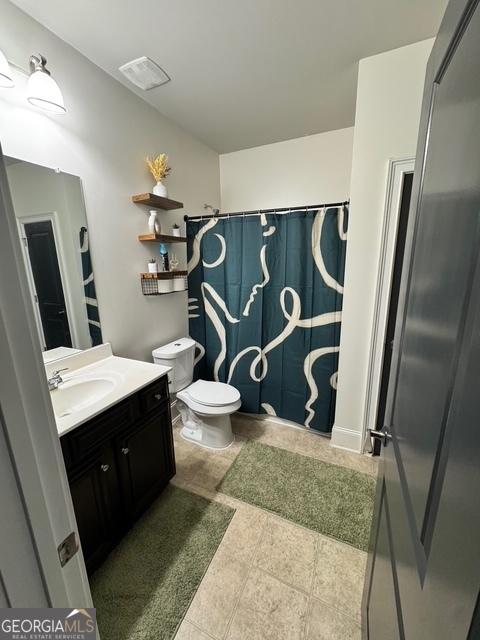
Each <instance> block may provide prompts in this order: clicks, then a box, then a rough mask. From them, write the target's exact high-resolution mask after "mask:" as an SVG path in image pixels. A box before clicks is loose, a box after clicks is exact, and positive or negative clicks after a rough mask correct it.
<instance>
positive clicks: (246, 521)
mask: <svg viewBox="0 0 480 640" xmlns="http://www.w3.org/2000/svg"><path fill="white" fill-rule="evenodd" d="M266 520H267V515H266V513H263V512H262V511H260V510H259V509H253V508H250V507H248V506H240V507H238V508H237V510H236V511H235V515H234V516H233V518H232V520H231V522H230V524H229V525H228V529H227V531H226V532H225V535H224V536H223V540H222V542H221V548H222V551H224V552H225V553H229V554H230V555H232V556H233V557H235V558H236V559H237V560H239V561H241V562H246V563H249V562H251V560H252V558H253V555H254V552H255V549H256V548H257V545H258V543H259V542H260V539H261V537H262V532H263V529H264V526H265V522H266Z"/></svg>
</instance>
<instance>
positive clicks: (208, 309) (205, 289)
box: [201, 282, 240, 382]
mask: <svg viewBox="0 0 480 640" xmlns="http://www.w3.org/2000/svg"><path fill="white" fill-rule="evenodd" d="M201 289H202V296H203V304H204V305H205V313H206V314H207V316H208V317H209V318H210V320H211V322H212V324H213V326H214V328H215V331H216V332H217V335H218V339H219V340H220V345H221V347H220V352H219V354H218V356H217V359H216V360H215V364H214V367H213V377H214V378H215V380H216V381H217V382H219V379H218V372H219V371H220V367H221V366H222V364H223V362H224V360H225V356H226V355H227V340H226V335H225V327H224V326H223V324H222V321H221V320H220V317H219V315H218V314H217V312H216V311H215V309H214V307H213V305H212V304H211V302H210V301H209V300H208V298H207V296H206V293H209V294H210V295H211V296H212V298H213V300H214V301H215V302H216V303H217V305H218V306H219V307H220V309H221V310H222V311H223V313H224V314H225V318H226V319H227V320H228V321H229V322H232V323H237V322H240V320H238V319H237V318H234V317H233V316H232V315H231V313H230V312H229V310H228V309H227V305H226V304H225V302H224V301H223V299H222V298H221V296H219V295H218V293H217V292H216V291H215V289H214V288H213V287H212V286H211V285H209V284H208V283H207V282H202V285H201Z"/></svg>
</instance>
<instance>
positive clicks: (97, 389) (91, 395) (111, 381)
mask: <svg viewBox="0 0 480 640" xmlns="http://www.w3.org/2000/svg"><path fill="white" fill-rule="evenodd" d="M116 384H117V381H116V379H115V378H114V377H113V376H102V377H100V376H99V377H88V378H87V377H82V378H80V377H78V378H72V379H70V380H66V381H65V382H64V383H62V384H61V385H60V386H59V387H58V388H57V389H54V390H53V391H51V392H50V397H51V399H52V404H53V411H54V413H55V415H56V416H57V418H63V417H64V416H69V415H71V414H72V413H77V412H78V411H82V410H83V409H86V408H87V407H89V406H90V405H92V404H95V403H96V402H98V401H99V400H101V399H102V398H104V397H105V396H106V395H108V394H109V393H110V392H111V391H113V389H114V388H115V386H116Z"/></svg>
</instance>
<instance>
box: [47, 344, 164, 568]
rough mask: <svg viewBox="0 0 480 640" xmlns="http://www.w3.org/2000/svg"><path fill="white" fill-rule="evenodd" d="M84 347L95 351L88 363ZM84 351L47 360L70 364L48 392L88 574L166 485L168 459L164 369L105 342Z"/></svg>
mask: <svg viewBox="0 0 480 640" xmlns="http://www.w3.org/2000/svg"><path fill="white" fill-rule="evenodd" d="M105 347H107V348H108V350H107V351H106V353H104V352H102V350H103V351H105ZM88 351H90V352H96V355H98V354H100V356H101V357H100V358H99V359H98V360H94V361H93V362H90V363H89V364H88V362H89V357H90V359H91V356H89V353H88ZM88 351H85V352H82V353H81V354H78V356H72V357H71V358H65V359H63V360H61V361H57V362H55V363H54V365H55V367H56V368H57V369H60V368H64V367H66V366H68V365H69V364H70V366H69V367H68V372H69V373H68V374H67V373H65V374H62V375H64V382H63V383H62V384H61V385H60V386H59V387H58V389H55V390H52V391H51V396H52V404H53V407H54V411H55V414H56V419H57V427H58V430H59V435H60V442H61V447H62V452H63V456H64V460H65V466H66V470H67V476H68V481H69V484H70V491H71V494H72V500H73V505H74V509H75V516H76V519H77V525H78V531H79V535H80V541H81V544H82V551H83V555H84V558H85V564H86V566H87V570H88V572H89V573H91V572H92V571H94V570H95V569H96V568H97V567H98V566H99V565H100V564H101V562H102V561H103V560H104V559H105V557H106V556H107V555H108V553H109V552H110V551H111V550H112V549H113V548H114V547H115V545H116V544H117V543H118V542H119V540H120V539H121V538H122V536H123V535H124V534H125V533H126V532H127V531H128V529H129V528H130V527H131V526H132V524H133V523H134V522H135V520H136V519H137V518H138V517H139V516H140V515H141V514H142V513H143V512H144V511H145V509H146V508H147V507H148V506H149V505H150V504H151V503H152V502H153V500H155V498H156V497H157V496H158V495H159V493H160V492H161V491H162V489H163V488H164V487H165V486H166V485H167V484H168V482H169V480H170V479H171V478H172V477H173V475H174V474H175V457H174V448H173V436H172V423H171V416H170V402H169V392H168V378H167V372H168V368H167V367H162V368H160V367H158V366H156V365H152V364H149V363H144V362H137V361H135V360H127V359H125V358H117V357H115V356H112V355H111V351H109V345H102V347H97V348H95V349H90V350H88ZM94 355H95V354H94ZM105 355H106V357H102V356H105ZM85 361H86V362H87V365H86V366H81V365H82V364H84V362H85ZM78 364H79V365H80V366H79V367H78V368H76V365H78ZM72 367H73V371H72ZM70 372H71V373H70ZM47 375H48V371H47ZM145 381H147V383H146V384H145ZM107 382H109V384H110V386H106V383H107ZM77 389H79V390H78V391H77ZM99 390H103V391H102V393H103V395H101V396H100V397H96V396H95V395H94V394H95V393H97V394H100V391H99ZM85 393H87V395H88V398H89V399H90V400H93V401H92V402H90V404H87V405H86V406H85V402H87V401H86V400H85V399H84V396H85ZM75 394H77V395H75ZM82 394H83V395H82ZM89 414H94V415H91V417H88V416H89Z"/></svg>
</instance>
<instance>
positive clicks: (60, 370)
mask: <svg viewBox="0 0 480 640" xmlns="http://www.w3.org/2000/svg"><path fill="white" fill-rule="evenodd" d="M68 369H69V367H65V368H64V369H55V370H54V371H52V376H58V374H59V373H63V372H64V371H68Z"/></svg>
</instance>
